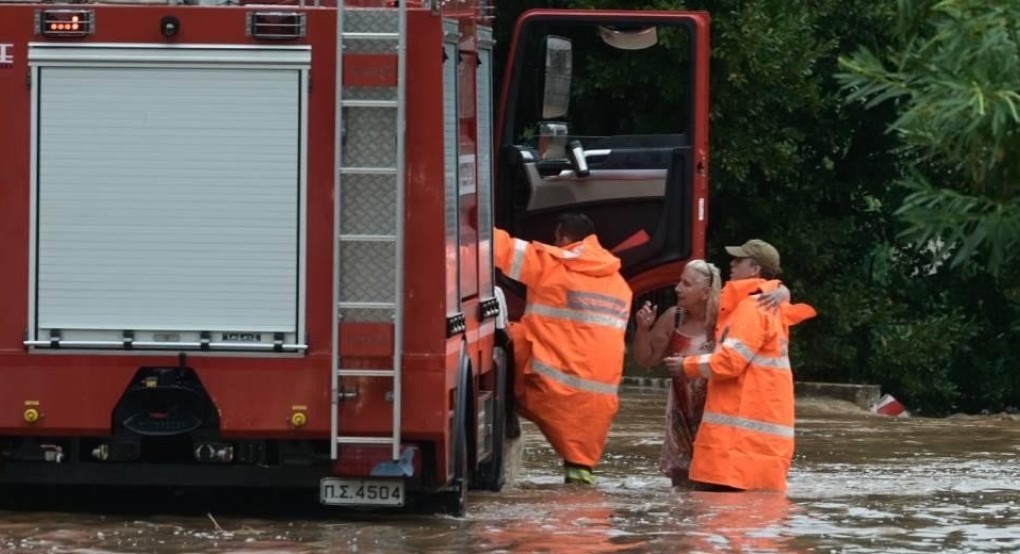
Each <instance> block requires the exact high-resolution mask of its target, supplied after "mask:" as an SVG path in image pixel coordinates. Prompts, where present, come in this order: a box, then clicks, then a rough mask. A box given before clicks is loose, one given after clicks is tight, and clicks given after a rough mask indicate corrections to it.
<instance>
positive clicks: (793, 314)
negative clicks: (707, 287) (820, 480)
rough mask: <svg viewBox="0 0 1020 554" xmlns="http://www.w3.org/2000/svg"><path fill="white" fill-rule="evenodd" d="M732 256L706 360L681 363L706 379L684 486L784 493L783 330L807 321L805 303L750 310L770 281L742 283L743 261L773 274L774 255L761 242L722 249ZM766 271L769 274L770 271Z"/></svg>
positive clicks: (788, 452)
mask: <svg viewBox="0 0 1020 554" xmlns="http://www.w3.org/2000/svg"><path fill="white" fill-rule="evenodd" d="M727 251H729V252H730V254H732V255H734V256H736V257H737V258H736V260H734V263H733V264H731V266H732V269H733V280H731V281H730V282H729V283H727V284H726V286H725V287H723V290H722V295H721V297H720V300H719V319H718V321H717V323H716V337H717V346H716V350H715V352H713V353H712V354H704V355H701V356H690V357H687V358H684V359H683V361H682V366H683V372H684V374H686V375H687V376H689V377H698V376H700V377H704V378H706V379H708V397H707V399H706V401H705V412H704V416H703V417H702V420H701V426H700V427H699V428H698V437H697V439H696V440H695V441H694V457H693V460H692V461H691V468H690V479H691V480H692V481H696V482H698V483H704V484H708V485H714V486H721V487H726V488H732V489H740V490H774V491H785V490H786V474H787V472H788V471H789V469H790V462H791V460H792V458H793V435H794V398H793V371H792V368H791V366H790V357H789V336H790V334H789V328H790V326H791V325H795V324H797V323H799V322H801V321H803V320H805V319H809V318H812V317H814V316H815V310H814V309H813V308H812V307H811V306H809V305H807V304H789V303H783V304H782V305H780V307H779V310H778V311H777V312H772V311H767V310H760V309H758V302H757V300H756V295H757V294H759V293H761V292H763V291H767V290H770V289H771V288H774V287H775V286H776V285H777V284H778V281H766V280H765V279H760V278H753V277H751V278H743V277H744V275H743V274H739V269H740V268H741V267H742V265H743V264H745V263H747V261H748V260H751V261H753V262H755V263H757V264H759V265H762V264H763V267H765V268H766V269H769V270H770V271H768V272H764V273H763V274H762V275H764V276H766V277H773V276H775V275H778V273H779V254H778V252H776V251H775V249H774V248H772V246H771V245H769V244H768V243H765V242H762V241H757V240H754V241H748V242H747V243H745V244H744V245H743V246H741V247H730V248H727ZM772 266H774V267H772Z"/></svg>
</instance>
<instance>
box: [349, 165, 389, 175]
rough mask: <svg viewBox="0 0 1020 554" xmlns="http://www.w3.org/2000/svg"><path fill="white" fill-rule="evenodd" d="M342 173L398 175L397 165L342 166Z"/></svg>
mask: <svg viewBox="0 0 1020 554" xmlns="http://www.w3.org/2000/svg"><path fill="white" fill-rule="evenodd" d="M340 174H341V175H396V174H397V168H395V167H341V168H340Z"/></svg>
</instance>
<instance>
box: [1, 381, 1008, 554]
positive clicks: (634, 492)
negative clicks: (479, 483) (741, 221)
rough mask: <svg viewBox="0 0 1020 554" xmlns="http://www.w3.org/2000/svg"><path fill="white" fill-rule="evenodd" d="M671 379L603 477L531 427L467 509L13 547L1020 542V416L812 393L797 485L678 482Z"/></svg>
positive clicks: (624, 408) (629, 406)
mask: <svg viewBox="0 0 1020 554" xmlns="http://www.w3.org/2000/svg"><path fill="white" fill-rule="evenodd" d="M663 395H664V392H663V391H659V390H655V391H651V390H645V391H626V392H624V393H623V395H622V402H621V413H620V416H619V418H618V420H617V424H616V426H615V427H614V430H613V433H612V435H611V437H610V441H609V445H608V447H607V449H606V455H605V460H604V463H603V465H602V466H600V468H599V473H598V475H599V481H598V484H597V486H595V487H594V488H592V487H581V486H577V485H570V486H565V485H563V484H561V478H562V477H561V473H560V468H559V461H558V460H557V459H556V458H555V455H554V454H553V453H552V451H551V450H550V449H549V447H548V446H547V445H546V444H545V443H544V441H543V439H542V438H541V436H540V435H538V433H537V431H536V430H535V428H534V427H532V426H530V425H526V426H525V439H524V455H523V464H522V466H521V471H520V474H519V476H518V480H517V483H516V484H515V485H513V486H510V487H508V488H506V489H505V490H504V491H503V492H501V493H490V492H474V491H473V492H472V494H471V497H470V513H469V515H468V516H467V517H465V518H453V517H448V516H435V515H407V514H400V515H392V514H380V513H376V512H354V513H351V512H338V513H336V514H335V517H333V515H334V514H332V513H330V514H328V515H327V516H325V517H324V516H322V515H321V514H319V515H315V516H306V515H302V514H301V513H298V512H295V511H292V510H291V511H290V513H288V511H289V510H288V508H286V506H287V505H288V503H287V502H278V503H277V508H276V510H275V512H271V513H272V515H271V516H267V515H266V514H265V513H262V514H258V515H252V514H243V515H224V514H219V515H218V514H216V513H207V512H205V511H202V510H199V509H194V508H193V509H192V510H193V511H192V512H191V514H189V513H188V512H187V511H185V512H184V514H183V515H182V514H181V513H180V512H178V513H174V514H166V513H164V514H163V515H151V513H153V512H155V513H156V514H159V512H160V510H159V509H158V508H152V507H151V506H150V507H149V508H148V509H146V510H142V511H141V512H137V513H130V512H129V513H126V514H125V513H121V512H120V511H115V513H116V514H117V515H109V513H108V515H99V514H97V513H89V512H60V511H42V512H40V511H33V512H27V511H16V512H11V511H7V512H0V552H3V553H7V552H74V553H90V554H91V553H106V552H158V553H164V552H202V553H205V552H223V553H226V552H230V553H241V552H251V553H256V552H258V553H262V552H287V553H299V552H385V553H395V552H556V553H561V552H565V553H574V552H576V553H579V554H580V553H588V552H847V553H857V552H1018V551H1020V462H1018V460H1020V421H1017V420H1016V419H1015V416H1014V417H1009V416H984V417H965V416H960V417H954V418H948V419H921V418H911V419H889V418H883V417H881V416H872V415H869V414H867V413H864V412H862V411H860V410H858V409H857V408H856V407H853V406H851V405H849V404H845V403H841V402H837V401H827V400H824V401H823V400H815V401H804V402H801V403H799V405H798V429H797V433H798V434H797V441H798V442H797V456H796V459H795V460H794V467H793V470H792V472H791V475H790V490H789V492H788V494H787V495H785V496H784V495H780V494H770V493H691V492H673V491H672V490H671V489H670V486H669V481H668V480H667V479H666V478H665V477H662V476H659V475H658V474H657V473H656V469H655V468H656V462H657V456H658V452H659V444H660V433H661V426H662V424H663V415H662V411H663V409H664V401H663Z"/></svg>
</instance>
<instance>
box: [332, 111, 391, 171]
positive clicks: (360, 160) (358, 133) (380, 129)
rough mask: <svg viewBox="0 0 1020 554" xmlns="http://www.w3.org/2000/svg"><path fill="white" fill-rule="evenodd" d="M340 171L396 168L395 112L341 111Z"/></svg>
mask: <svg viewBox="0 0 1020 554" xmlns="http://www.w3.org/2000/svg"><path fill="white" fill-rule="evenodd" d="M343 114H344V120H343V126H344V141H343V146H344V149H343V164H344V167H396V165H397V133H396V110H393V109H390V108H345V109H344V112H343Z"/></svg>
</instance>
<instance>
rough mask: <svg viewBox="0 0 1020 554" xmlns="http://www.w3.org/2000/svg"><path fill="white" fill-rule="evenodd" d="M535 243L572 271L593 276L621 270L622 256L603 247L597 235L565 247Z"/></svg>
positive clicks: (610, 273)
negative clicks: (617, 255)
mask: <svg viewBox="0 0 1020 554" xmlns="http://www.w3.org/2000/svg"><path fill="white" fill-rule="evenodd" d="M533 244H535V245H536V246H540V247H541V248H543V249H544V250H545V251H546V252H548V253H550V254H552V256H553V257H554V258H555V259H556V260H557V261H559V262H560V263H561V264H563V265H565V266H567V267H568V268H569V269H570V271H575V272H577V273H583V274H585V275H591V276H593V277H601V276H605V275H612V274H614V273H617V272H618V271H620V266H621V264H620V258H617V257H616V256H614V255H613V254H612V252H610V251H608V250H606V249H605V248H603V247H602V245H601V244H599V239H598V237H596V236H595V235H588V236H587V237H585V239H584V240H582V241H580V242H575V243H573V244H568V245H567V246H564V247H563V248H559V247H556V246H552V245H548V244H543V243H537V242H536V243H533Z"/></svg>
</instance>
